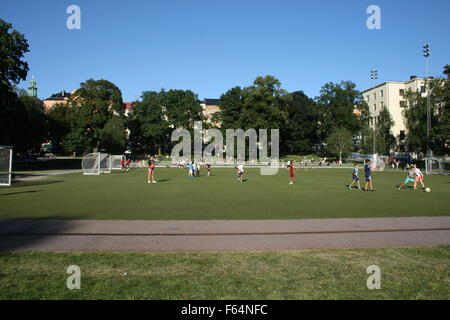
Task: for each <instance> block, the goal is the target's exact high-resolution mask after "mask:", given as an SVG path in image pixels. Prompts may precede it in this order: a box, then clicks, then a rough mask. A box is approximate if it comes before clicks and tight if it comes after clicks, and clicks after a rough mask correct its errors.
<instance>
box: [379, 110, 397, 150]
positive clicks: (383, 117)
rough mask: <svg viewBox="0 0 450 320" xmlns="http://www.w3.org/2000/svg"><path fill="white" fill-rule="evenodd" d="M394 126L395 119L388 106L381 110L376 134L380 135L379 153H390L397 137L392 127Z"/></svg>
mask: <svg viewBox="0 0 450 320" xmlns="http://www.w3.org/2000/svg"><path fill="white" fill-rule="evenodd" d="M393 126H394V120H392V116H391V114H390V113H389V110H388V109H387V108H386V107H383V109H382V110H381V111H380V114H379V120H378V122H377V124H376V131H377V132H376V134H377V136H379V137H380V142H379V145H378V148H377V150H376V151H377V153H380V154H385V155H387V154H389V152H390V151H391V148H392V147H393V146H394V144H395V137H394V136H393V134H392V131H391V129H392V127H393Z"/></svg>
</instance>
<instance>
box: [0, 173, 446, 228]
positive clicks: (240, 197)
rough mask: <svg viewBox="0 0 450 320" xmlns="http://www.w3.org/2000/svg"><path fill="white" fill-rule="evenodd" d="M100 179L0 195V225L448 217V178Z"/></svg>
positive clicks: (18, 188) (62, 179)
mask: <svg viewBox="0 0 450 320" xmlns="http://www.w3.org/2000/svg"><path fill="white" fill-rule="evenodd" d="M146 173H147V171H146V169H134V170H131V171H130V172H128V173H120V172H113V173H112V174H104V175H100V176H84V175H82V174H81V173H77V174H68V175H61V176H53V177H47V178H44V179H42V180H37V181H24V182H18V183H16V184H14V185H13V186H12V187H3V188H0V202H1V205H0V219H14V218H16V219H25V218H51V219H55V218H56V219H149V220H155V219H158V220H160V219H161V220H171V219H186V220H191V219H303V218H357V217H405V216H444V215H449V214H450V209H449V208H450V188H449V186H450V184H449V183H450V177H448V176H427V177H426V179H425V183H426V185H427V186H429V187H430V188H431V190H432V191H431V192H430V193H426V192H424V191H422V190H412V187H411V186H410V188H407V189H406V190H397V189H396V186H398V185H399V184H400V183H401V182H403V180H404V178H405V173H404V172H380V173H376V174H375V176H374V185H375V188H376V192H363V191H359V190H357V189H354V190H348V189H347V188H346V184H348V183H350V180H351V169H311V168H309V169H298V170H297V172H296V176H297V177H296V184H295V185H288V173H287V170H280V172H279V173H278V174H277V175H274V176H261V175H260V174H259V170H257V169H247V170H246V172H245V179H246V180H247V181H245V182H243V183H239V182H237V179H236V177H235V171H234V170H233V169H213V171H212V176H211V177H208V176H206V175H205V174H206V170H204V169H203V172H202V176H200V177H198V178H188V177H187V173H186V170H183V169H176V168H158V169H157V171H156V173H157V179H158V181H159V182H158V183H157V184H147V176H146Z"/></svg>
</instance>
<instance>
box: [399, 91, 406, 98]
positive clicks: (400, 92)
mask: <svg viewBox="0 0 450 320" xmlns="http://www.w3.org/2000/svg"><path fill="white" fill-rule="evenodd" d="M398 93H399V94H400V95H401V96H402V97H403V96H404V95H405V89H400V90H399V91H398Z"/></svg>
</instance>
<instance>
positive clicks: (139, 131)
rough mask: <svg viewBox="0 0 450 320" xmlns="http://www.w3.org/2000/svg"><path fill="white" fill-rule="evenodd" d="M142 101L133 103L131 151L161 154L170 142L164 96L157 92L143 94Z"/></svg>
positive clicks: (130, 127)
mask: <svg viewBox="0 0 450 320" xmlns="http://www.w3.org/2000/svg"><path fill="white" fill-rule="evenodd" d="M141 98H142V101H135V102H134V103H133V113H132V114H131V115H130V117H129V120H128V128H129V129H130V136H129V143H130V146H131V150H132V151H133V152H138V153H151V154H154V153H156V152H158V153H160V152H161V151H162V148H163V146H164V145H166V144H168V143H169V142H170V136H169V133H170V127H169V123H168V122H167V118H166V117H165V114H164V105H163V101H162V95H160V93H158V92H155V91H146V92H143V93H142V96H141Z"/></svg>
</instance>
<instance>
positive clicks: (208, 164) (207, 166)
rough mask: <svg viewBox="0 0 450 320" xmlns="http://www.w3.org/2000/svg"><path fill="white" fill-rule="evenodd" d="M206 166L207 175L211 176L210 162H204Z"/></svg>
mask: <svg viewBox="0 0 450 320" xmlns="http://www.w3.org/2000/svg"><path fill="white" fill-rule="evenodd" d="M206 168H208V177H209V176H211V163H209V162H208V163H207V164H206Z"/></svg>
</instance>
